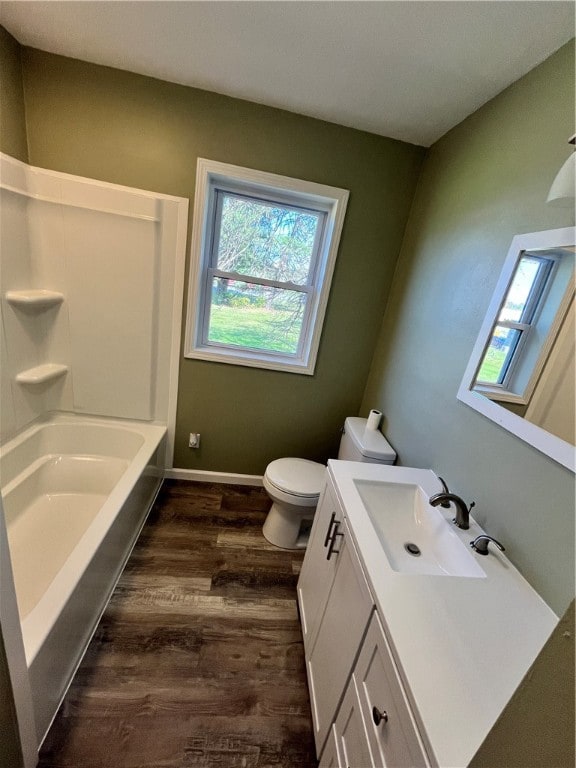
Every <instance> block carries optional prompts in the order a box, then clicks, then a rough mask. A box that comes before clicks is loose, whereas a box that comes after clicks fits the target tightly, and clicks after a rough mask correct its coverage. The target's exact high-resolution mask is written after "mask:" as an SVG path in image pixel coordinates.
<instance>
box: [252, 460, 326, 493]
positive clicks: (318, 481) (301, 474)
mask: <svg viewBox="0 0 576 768" xmlns="http://www.w3.org/2000/svg"><path fill="white" fill-rule="evenodd" d="M325 473H326V467H325V466H324V465H323V464H318V463H317V462H315V461H308V460H307V459H276V461H272V462H271V463H270V464H268V466H267V467H266V477H267V478H268V480H269V481H270V482H271V483H272V485H275V486H276V488H279V489H280V490H281V491H284V492H285V493H291V494H293V495H294V496H309V497H315V496H319V495H320V491H321V490H322V488H323V487H324V483H325Z"/></svg>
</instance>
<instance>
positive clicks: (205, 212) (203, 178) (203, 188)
mask: <svg viewBox="0 0 576 768" xmlns="http://www.w3.org/2000/svg"><path fill="white" fill-rule="evenodd" d="M234 182H239V183H241V184H248V185H250V186H251V187H255V188H256V189H261V190H262V194H263V196H264V197H266V196H267V195H268V196H269V195H270V194H277V195H278V196H279V197H280V198H281V199H284V200H286V202H287V203H288V204H290V203H296V204H300V205H302V203H303V202H306V203H308V204H309V205H311V206H317V207H318V206H319V207H321V208H322V209H323V210H325V211H326V219H325V225H324V237H323V243H322V246H321V249H320V252H319V260H318V264H317V268H316V272H317V274H316V275H315V283H314V285H315V290H314V297H313V302H312V306H311V308H310V312H309V315H308V323H309V325H310V326H312V328H313V331H312V332H311V333H309V334H305V336H306V337H307V342H308V343H305V344H304V345H303V346H304V348H303V349H301V350H299V354H298V355H297V356H294V357H287V356H286V355H284V354H282V355H280V354H278V355H277V354H274V353H273V352H266V351H263V350H255V351H254V352H252V351H249V350H244V349H241V348H234V349H232V348H230V351H227V350H226V349H225V348H224V347H214V346H211V345H210V346H209V345H208V344H204V343H202V339H201V338H200V336H201V333H202V327H203V323H202V313H203V312H204V301H203V290H202V289H203V285H202V284H203V275H204V273H205V269H206V268H207V265H206V261H205V260H207V258H208V254H207V253H206V251H207V250H208V248H207V247H206V246H207V244H208V240H209V237H210V231H209V230H210V224H211V221H212V215H213V212H212V209H211V206H210V205H209V200H210V199H211V197H212V195H210V190H211V188H212V187H213V186H214V184H217V185H220V184H222V185H223V186H226V185H228V186H229V185H230V184H231V183H232V184H233V183H234ZM348 196H349V193H348V191H347V190H345V189H339V188H338V187H329V186H326V185H324V184H316V183H314V182H310V181H302V180H300V179H292V178H289V177H287V176H279V175H277V174H273V173H266V172H264V171H257V170H254V169H249V168H242V167H240V166H236V165H229V164H227V163H220V162H217V161H215V160H207V159H205V158H198V163H197V167H196V193H195V200H194V214H193V218H192V240H191V244H190V275H189V282H188V307H187V317H186V333H185V339H184V357H187V358H194V359H199V360H211V361H213V362H221V363H229V364H231V365H244V366H249V367H254V368H267V369H271V370H276V371H286V372H289V373H301V374H307V375H310V376H311V375H313V374H314V370H315V366H316V358H317V355H318V347H319V345H320V336H321V333H322V326H323V323H324V315H325V313H326V306H327V304H328V296H329V292H330V285H331V282H332V275H333V272H334V266H335V263H336V256H337V253H338V247H339V245H340V235H341V232H342V226H343V223H344V215H345V213H346V206H347V202H348ZM303 338H304V335H303Z"/></svg>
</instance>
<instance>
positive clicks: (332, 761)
mask: <svg viewBox="0 0 576 768" xmlns="http://www.w3.org/2000/svg"><path fill="white" fill-rule="evenodd" d="M318 768H342V763H341V762H340V750H339V749H338V739H337V736H336V726H335V725H333V726H332V730H331V731H330V735H329V736H328V739H327V740H326V745H325V747H324V749H323V751H322V759H321V760H320V763H319V765H318Z"/></svg>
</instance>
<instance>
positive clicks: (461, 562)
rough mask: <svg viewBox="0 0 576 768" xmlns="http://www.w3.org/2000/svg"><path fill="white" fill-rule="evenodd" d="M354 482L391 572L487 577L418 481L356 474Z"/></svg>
mask: <svg viewBox="0 0 576 768" xmlns="http://www.w3.org/2000/svg"><path fill="white" fill-rule="evenodd" d="M354 485H355V486H356V488H357V490H358V493H359V494H360V498H361V499H362V502H363V504H364V507H365V508H366V511H367V512H368V515H369V517H370V519H371V521H372V524H373V525H374V528H375V529H376V532H377V534H378V538H379V539H380V542H381V544H382V547H383V548H384V552H385V553H386V557H387V558H388V562H389V563H390V567H391V568H392V569H393V570H394V571H397V572H398V573H405V574H426V575H431V576H434V575H438V576H461V577H462V576H463V577H469V578H483V577H485V576H486V574H485V573H484V571H483V569H482V567H481V566H480V565H479V563H478V562H477V559H476V558H475V557H474V554H473V553H472V552H471V551H469V550H468V549H467V545H466V544H465V543H464V542H463V541H461V539H460V538H459V536H458V534H457V533H456V530H455V528H453V527H451V523H449V522H448V521H447V520H446V519H445V518H444V516H443V515H442V514H441V512H439V510H438V509H436V508H435V507H432V506H430V504H428V498H427V496H426V495H425V494H424V492H423V491H422V490H421V489H420V488H419V487H418V486H417V485H413V484H410V483H389V482H383V481H376V480H358V479H356V480H354ZM410 550H412V551H413V552H412V553H411V552H410Z"/></svg>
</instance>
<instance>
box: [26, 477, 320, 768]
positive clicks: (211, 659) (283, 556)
mask: <svg viewBox="0 0 576 768" xmlns="http://www.w3.org/2000/svg"><path fill="white" fill-rule="evenodd" d="M268 507H269V501H268V498H267V497H266V495H265V493H264V491H263V490H262V489H259V488H249V487H241V486H225V485H209V484H205V483H189V482H180V481H174V480H171V481H166V482H165V484H164V486H163V488H162V490H161V492H160V495H159V497H158V500H157V502H156V504H155V506H154V509H153V510H152V512H151V514H150V517H149V519H148V522H147V523H146V525H145V527H144V529H143V531H142V534H141V536H140V539H139V540H138V543H137V545H136V547H135V549H134V551H133V553H132V556H131V558H130V560H129V562H128V565H127V567H126V570H125V571H124V574H123V575H122V578H121V579H120V581H119V583H118V586H117V588H116V591H115V592H114V595H113V597H112V599H111V601H110V604H109V606H108V608H107V610H106V612H105V614H104V616H103V618H102V620H101V622H100V624H99V626H98V629H97V631H96V634H95V636H94V638H93V640H92V642H91V644H90V646H89V649H88V651H87V653H86V656H85V658H84V660H83V662H82V664H81V666H80V668H79V670H78V673H77V674H76V676H75V678H74V681H73V683H72V685H71V687H70V690H69V692H68V694H67V696H66V699H65V700H64V703H63V705H62V707H61V708H60V711H59V713H58V716H57V718H56V720H55V722H54V725H53V726H52V728H51V730H50V733H49V734H48V736H47V738H46V741H45V743H44V746H43V748H42V751H41V755H40V763H39V766H40V768H175V767H176V766H178V768H180V766H182V767H186V768H266V767H267V766H276V767H277V766H282V767H283V768H308V767H310V768H311V767H312V766H314V767H315V766H317V762H316V759H315V756H314V740H313V735H312V721H311V717H310V702H309V698H308V689H307V685H306V673H305V667H304V655H303V646H302V638H301V633H300V625H299V622H298V616H297V611H296V581H297V578H298V572H299V569H300V564H301V561H302V553H300V552H287V551H283V550H280V549H277V548H276V547H273V546H271V545H270V544H268V543H267V542H266V540H265V539H264V537H263V536H262V532H261V528H262V523H263V521H264V518H265V515H266V511H267V510H268Z"/></svg>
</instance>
